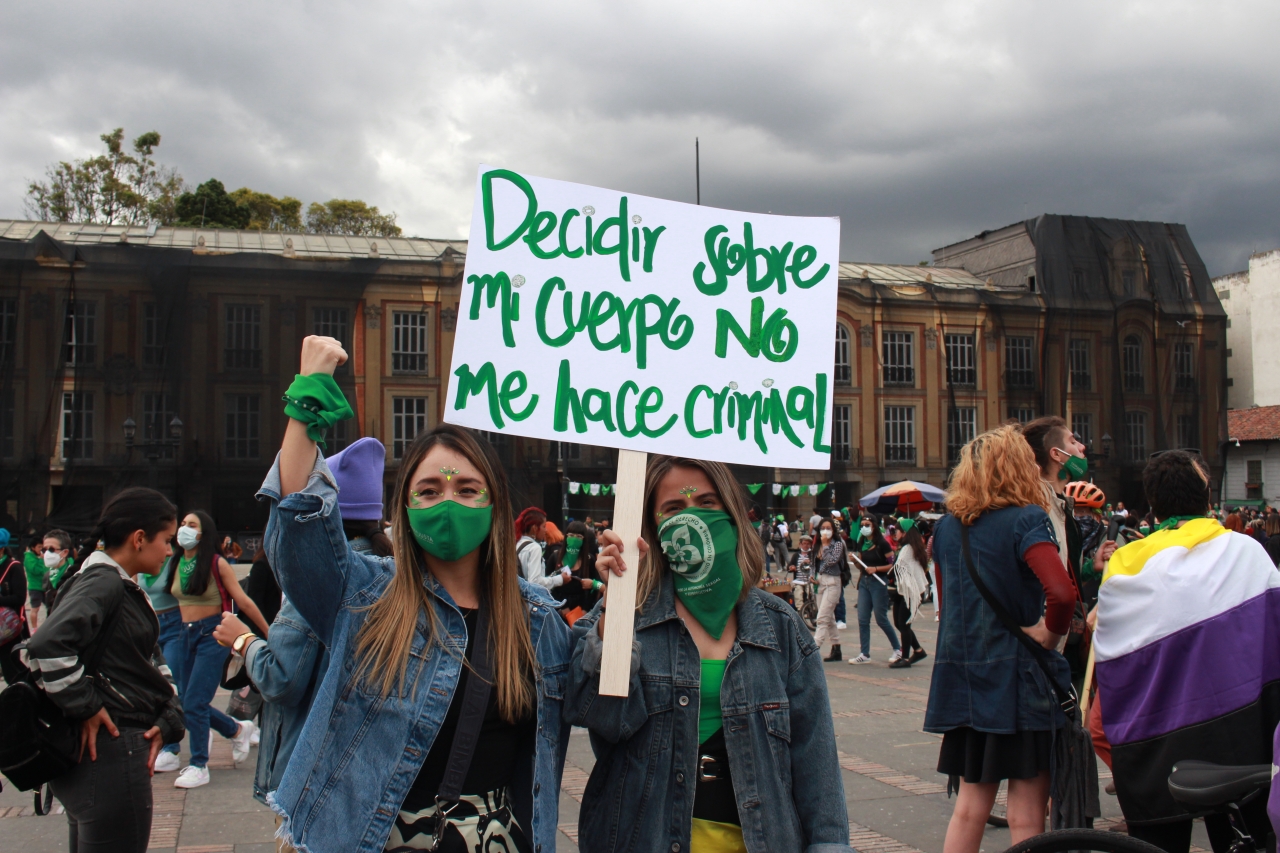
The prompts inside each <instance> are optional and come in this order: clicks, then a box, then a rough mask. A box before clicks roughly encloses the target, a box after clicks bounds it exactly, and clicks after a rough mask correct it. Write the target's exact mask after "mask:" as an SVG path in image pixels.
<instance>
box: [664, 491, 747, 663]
mask: <svg viewBox="0 0 1280 853" xmlns="http://www.w3.org/2000/svg"><path fill="white" fill-rule="evenodd" d="M658 541H659V543H660V544H661V546H662V553H663V554H664V555H665V556H666V558H667V563H668V564H670V566H671V571H672V573H673V574H674V575H675V585H676V595H678V596H680V601H682V602H683V603H684V606H685V607H687V608H688V609H689V612H690V613H692V614H693V618H695V619H697V620H698V624H700V625H701V626H702V627H703V628H706V629H707V633H708V634H710V635H711V636H712V637H715V638H716V639H717V640H718V639H720V635H722V634H723V633H724V626H725V624H727V623H728V621H729V614H730V613H732V612H733V608H734V607H736V606H737V604H738V594H739V593H741V592H742V570H741V569H740V568H739V567H738V531H737V529H736V528H735V527H734V526H733V522H732V521H731V520H730V518H729V513H727V512H724V511H723V510H718V509H696V508H695V509H684V510H681V511H680V512H678V513H676V514H675V515H673V516H671V517H670V518H668V519H666V520H665V521H663V522H662V524H661V525H660V526H659V527H658Z"/></svg>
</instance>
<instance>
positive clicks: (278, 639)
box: [244, 598, 329, 803]
mask: <svg viewBox="0 0 1280 853" xmlns="http://www.w3.org/2000/svg"><path fill="white" fill-rule="evenodd" d="M270 636H271V639H270V641H268V640H260V639H259V640H254V641H253V642H251V643H250V644H249V647H248V648H247V649H245V655H244V657H245V668H246V669H247V670H248V672H249V680H250V681H252V682H253V685H254V686H255V687H257V688H258V692H259V693H261V694H262V699H263V703H262V742H261V743H260V744H259V745H258V767H257V770H256V772H255V773H254V776H253V796H254V797H255V798H256V799H258V800H259V801H261V802H264V803H265V802H266V801H267V794H269V793H270V792H272V791H274V790H275V789H276V788H278V787H280V778H281V777H282V776H284V769H285V768H286V767H288V766H289V756H290V755H292V754H293V747H294V744H296V743H297V742H298V735H299V734H300V733H301V732H302V724H303V723H305V722H306V721H307V713H308V712H309V711H310V710H311V701H312V699H314V698H315V692H316V688H317V687H318V686H319V685H320V679H321V678H323V677H324V672H325V670H326V669H328V668H329V650H328V649H326V648H325V647H324V644H323V643H321V642H320V638H319V637H317V636H316V634H315V631H312V630H311V628H310V627H308V626H307V623H306V620H304V619H303V618H302V614H301V613H299V612H298V608H297V607H295V606H294V604H293V602H292V601H290V600H289V599H287V598H286V599H285V600H284V602H283V603H282V604H281V605H280V612H279V613H278V614H277V615H276V619H275V621H274V622H272V623H271V635H270Z"/></svg>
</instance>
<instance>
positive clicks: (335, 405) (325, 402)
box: [280, 373, 355, 447]
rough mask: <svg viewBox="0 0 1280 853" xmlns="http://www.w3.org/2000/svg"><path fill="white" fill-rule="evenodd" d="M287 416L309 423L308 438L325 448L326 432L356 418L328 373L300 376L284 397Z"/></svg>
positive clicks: (295, 379)
mask: <svg viewBox="0 0 1280 853" xmlns="http://www.w3.org/2000/svg"><path fill="white" fill-rule="evenodd" d="M280 399H282V400H283V401H284V403H285V406H284V413H285V414H286V415H288V416H289V417H291V418H293V419H294V420H295V421H299V422H301V423H304V424H306V426H307V438H309V439H311V440H312V441H314V442H315V443H316V444H318V445H320V446H321V447H325V441H324V437H325V433H326V432H328V430H329V428H330V427H332V426H333V425H334V424H336V423H337V422H338V421H341V420H346V419H347V418H351V417H355V412H353V411H352V410H351V406H350V404H348V403H347V398H346V396H345V395H343V393H342V389H341V388H339V387H338V383H337V382H335V381H334V379H333V377H332V376H331V375H329V374H328V373H312V374H309V375H307V376H302V375H301V374H299V375H297V376H295V377H294V379H293V384H292V385H290V386H289V390H288V391H286V392H285V393H284V396H283V397H281V398H280Z"/></svg>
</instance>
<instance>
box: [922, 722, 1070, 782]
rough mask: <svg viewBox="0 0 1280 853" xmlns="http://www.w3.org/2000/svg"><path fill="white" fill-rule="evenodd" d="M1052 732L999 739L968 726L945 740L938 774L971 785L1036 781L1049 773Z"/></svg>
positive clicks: (954, 730)
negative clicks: (1007, 780)
mask: <svg viewBox="0 0 1280 853" xmlns="http://www.w3.org/2000/svg"><path fill="white" fill-rule="evenodd" d="M1052 754H1053V733H1052V732H1014V733H1013V734H1011V735H998V734H991V733H989V732H980V731H977V730H975V729H971V728H969V727H968V726H961V727H960V728H958V729H952V730H951V731H949V732H947V733H946V734H944V735H943V736H942V749H941V750H940V751H939V753H938V772H939V773H945V774H947V775H948V776H951V777H952V779H953V781H954V780H956V779H963V780H964V781H966V782H968V783H969V784H971V785H972V784H977V783H980V782H987V783H990V782H1000V781H1002V780H1004V779H1034V778H1035V777H1037V776H1039V775H1040V774H1041V773H1047V772H1049V758H1050V756H1051V755H1052Z"/></svg>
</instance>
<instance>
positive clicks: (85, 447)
mask: <svg viewBox="0 0 1280 853" xmlns="http://www.w3.org/2000/svg"><path fill="white" fill-rule="evenodd" d="M62 458H63V459H92V458H93V392H92V391H64V392H63V394H62Z"/></svg>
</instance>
